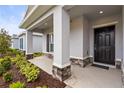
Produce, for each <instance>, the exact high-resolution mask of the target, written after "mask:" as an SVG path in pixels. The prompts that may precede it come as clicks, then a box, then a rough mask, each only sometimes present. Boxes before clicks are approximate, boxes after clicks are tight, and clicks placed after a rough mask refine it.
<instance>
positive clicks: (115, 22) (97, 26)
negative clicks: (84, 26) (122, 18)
mask: <svg viewBox="0 0 124 93" xmlns="http://www.w3.org/2000/svg"><path fill="white" fill-rule="evenodd" d="M117 23H118V21H114V22H110V23H105V24H100V25H94V26H92V28H99V27H105V26H110V25H115V24H117Z"/></svg>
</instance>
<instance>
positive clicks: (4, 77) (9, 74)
mask: <svg viewBox="0 0 124 93" xmlns="http://www.w3.org/2000/svg"><path fill="white" fill-rule="evenodd" d="M3 79H4V81H5V82H9V81H12V74H11V73H9V72H7V73H5V74H3Z"/></svg>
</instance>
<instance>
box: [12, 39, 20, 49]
mask: <svg viewBox="0 0 124 93" xmlns="http://www.w3.org/2000/svg"><path fill="white" fill-rule="evenodd" d="M18 42H19V39H18V38H13V39H12V45H11V47H12V48H15V49H19V43H18Z"/></svg>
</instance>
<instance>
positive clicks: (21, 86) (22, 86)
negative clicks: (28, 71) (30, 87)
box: [9, 81, 25, 88]
mask: <svg viewBox="0 0 124 93" xmlns="http://www.w3.org/2000/svg"><path fill="white" fill-rule="evenodd" d="M9 88H25V84H24V83H21V82H20V81H18V82H15V83H12V84H10V85H9Z"/></svg>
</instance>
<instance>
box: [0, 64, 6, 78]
mask: <svg viewBox="0 0 124 93" xmlns="http://www.w3.org/2000/svg"><path fill="white" fill-rule="evenodd" d="M3 73H5V68H4V67H3V65H2V64H0V76H1V75H2V74H3Z"/></svg>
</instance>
